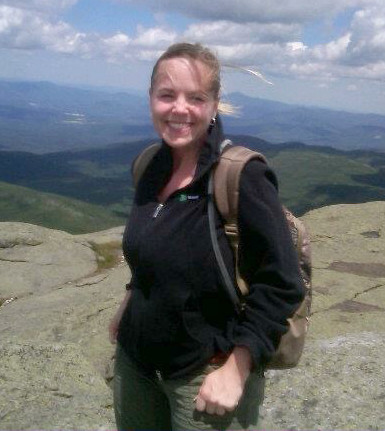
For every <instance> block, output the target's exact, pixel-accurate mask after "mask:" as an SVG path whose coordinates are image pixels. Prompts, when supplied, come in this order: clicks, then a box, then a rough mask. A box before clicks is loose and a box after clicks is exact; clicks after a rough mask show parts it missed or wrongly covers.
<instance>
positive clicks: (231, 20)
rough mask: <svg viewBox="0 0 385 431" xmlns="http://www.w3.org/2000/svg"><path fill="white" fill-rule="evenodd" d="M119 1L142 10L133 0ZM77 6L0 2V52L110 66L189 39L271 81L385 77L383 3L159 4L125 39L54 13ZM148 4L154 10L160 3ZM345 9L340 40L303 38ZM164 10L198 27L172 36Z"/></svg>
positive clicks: (34, 0)
mask: <svg viewBox="0 0 385 431" xmlns="http://www.w3.org/2000/svg"><path fill="white" fill-rule="evenodd" d="M120 1H121V2H124V3H132V4H133V3H137V4H140V5H141V6H143V2H139V0H135V1H134V0H120ZM76 2H77V0H51V1H50V0H29V1H28V0H0V48H9V49H23V50H46V51H53V52H56V53H64V54H72V55H74V56H79V57H86V58H92V57H99V58H105V59H106V60H107V61H110V62H128V61H131V60H132V59H139V60H142V61H153V60H154V59H155V58H156V57H157V56H158V55H159V54H160V53H161V52H162V51H163V49H164V48H166V47H167V46H168V45H169V44H171V43H173V42H175V41H178V40H191V41H199V42H202V43H204V44H207V45H209V46H211V47H212V48H214V49H215V50H216V51H217V52H218V54H219V56H220V58H221V60H222V61H224V62H227V63H233V64H237V65H239V66H256V67H257V68H258V69H260V70H261V71H262V72H264V73H265V74H267V75H269V76H271V75H272V74H275V73H276V74H282V75H289V76H290V75H291V76H292V75H295V76H296V77H307V78H310V77H311V78H314V79H321V80H326V81H329V80H332V79H337V78H339V77H346V76H347V77H356V78H363V79H377V80H384V79H385V4H384V2H383V0H339V1H335V0H318V1H316V0H313V1H312V0H287V1H286V2H282V1H281V0H280V1H278V0H273V1H268V2H267V1H265V0H264V1H262V0H231V1H230V0H223V1H219V0H213V1H207V0H205V1H203V0H195V1H187V0H185V1H183V0H178V1H176V0H165V1H163V2H162V12H163V13H164V15H163V18H162V25H157V26H153V27H143V26H140V25H139V26H138V27H137V29H136V34H134V35H130V36H129V35H128V34H126V33H124V32H116V33H111V34H101V33H85V32H80V31H78V30H77V29H76V28H74V27H72V26H71V25H70V24H68V23H66V22H64V21H62V20H61V19H60V16H61V15H60V13H61V12H63V11H64V10H65V9H66V8H69V7H71V6H72V5H74V4H75V3H76ZM146 4H147V5H148V6H150V7H153V10H154V11H155V12H158V13H159V12H160V11H159V1H158V0H156V1H155V0H149V1H148V2H147V3H146ZM218 5H220V7H219V6H218ZM111 7H113V5H111ZM351 8H356V12H355V13H354V15H353V18H352V21H351V23H350V25H348V26H347V28H346V29H345V30H346V31H345V33H344V34H342V35H341V34H339V35H338V37H336V38H335V39H334V40H331V41H328V43H323V44H318V45H316V46H311V44H310V43H306V42H305V40H303V34H302V33H303V25H304V23H311V22H312V21H314V20H315V19H320V17H325V18H330V20H333V19H334V17H335V15H336V13H338V12H341V11H346V10H351ZM164 11H167V12H169V11H170V12H179V13H181V14H184V15H186V16H189V17H194V18H198V19H200V21H196V22H192V23H191V24H189V25H188V27H187V28H186V29H185V30H183V31H179V32H178V31H177V30H175V29H174V28H172V27H171V24H170V22H167V14H166V13H165V12H164Z"/></svg>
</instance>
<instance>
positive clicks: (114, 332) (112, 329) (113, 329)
mask: <svg viewBox="0 0 385 431" xmlns="http://www.w3.org/2000/svg"><path fill="white" fill-rule="evenodd" d="M130 297H131V290H128V291H127V292H126V295H125V297H124V298H123V301H122V303H121V304H120V306H119V308H118V310H117V311H116V313H115V315H114V317H113V318H112V319H111V321H110V324H109V326H108V332H109V338H110V342H111V343H112V344H115V343H116V338H117V336H118V329H119V323H120V320H121V318H122V316H123V313H124V310H125V309H126V307H127V304H128V301H129V299H130Z"/></svg>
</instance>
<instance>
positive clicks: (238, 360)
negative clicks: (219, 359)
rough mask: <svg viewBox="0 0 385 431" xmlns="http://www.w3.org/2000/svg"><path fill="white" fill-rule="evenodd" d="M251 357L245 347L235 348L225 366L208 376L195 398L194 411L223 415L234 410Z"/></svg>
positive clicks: (241, 392)
mask: <svg viewBox="0 0 385 431" xmlns="http://www.w3.org/2000/svg"><path fill="white" fill-rule="evenodd" d="M251 365H252V361H251V355H250V352H249V350H248V349H247V348H246V347H235V348H234V350H233V352H232V353H231V355H230V356H229V358H228V359H227V361H226V362H225V364H224V365H223V366H222V367H220V368H218V369H217V370H215V371H213V372H212V373H210V374H208V375H207V376H206V378H205V379H204V381H203V383H202V386H201V388H200V390H199V393H198V395H197V397H196V409H197V410H198V411H200V412H203V411H206V412H207V413H209V414H217V415H224V414H225V413H226V412H231V411H233V410H235V408H236V407H237V406H238V402H239V400H240V399H241V397H242V394H243V390H244V387H245V383H246V380H247V378H248V377H249V374H250V370H251Z"/></svg>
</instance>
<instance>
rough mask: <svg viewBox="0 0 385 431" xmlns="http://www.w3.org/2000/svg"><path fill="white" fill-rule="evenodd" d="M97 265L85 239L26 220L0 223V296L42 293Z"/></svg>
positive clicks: (85, 272)
mask: <svg viewBox="0 0 385 431" xmlns="http://www.w3.org/2000/svg"><path fill="white" fill-rule="evenodd" d="M96 269H97V264H96V259H95V254H94V252H93V251H92V249H91V246H90V244H89V243H88V242H86V241H80V240H79V241H75V240H74V237H73V235H70V234H68V233H66V232H62V231H56V230H52V229H46V228H43V227H39V226H34V225H31V224H27V223H12V222H3V223H0V273H1V290H0V297H3V298H10V297H22V296H25V295H33V294H43V293H44V292H47V291H51V290H52V289H53V288H55V287H58V286H60V285H62V284H63V283H66V282H70V281H72V280H74V279H77V278H80V277H84V276H86V275H87V274H90V273H92V272H94V271H95V270H96Z"/></svg>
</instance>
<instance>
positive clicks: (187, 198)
mask: <svg viewBox="0 0 385 431" xmlns="http://www.w3.org/2000/svg"><path fill="white" fill-rule="evenodd" d="M199 198H200V196H199V195H186V194H184V193H182V194H180V195H179V202H186V201H196V200H198V199H199Z"/></svg>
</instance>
